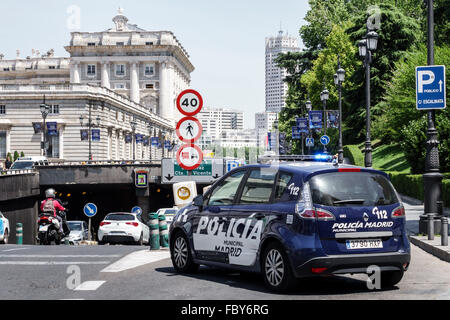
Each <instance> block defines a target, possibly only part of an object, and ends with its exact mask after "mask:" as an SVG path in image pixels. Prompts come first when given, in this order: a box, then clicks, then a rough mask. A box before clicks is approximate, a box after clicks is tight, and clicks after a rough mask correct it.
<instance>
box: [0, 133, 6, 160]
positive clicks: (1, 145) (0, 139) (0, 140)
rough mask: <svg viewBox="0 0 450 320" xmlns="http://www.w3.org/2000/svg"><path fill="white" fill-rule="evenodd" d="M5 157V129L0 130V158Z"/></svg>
mask: <svg viewBox="0 0 450 320" xmlns="http://www.w3.org/2000/svg"><path fill="white" fill-rule="evenodd" d="M5 158H6V131H0V159H5Z"/></svg>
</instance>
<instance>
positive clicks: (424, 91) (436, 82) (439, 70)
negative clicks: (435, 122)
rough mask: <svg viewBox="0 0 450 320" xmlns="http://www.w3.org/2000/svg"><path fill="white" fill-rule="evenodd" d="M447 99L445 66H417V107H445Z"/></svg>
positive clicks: (428, 108) (419, 108)
mask: <svg viewBox="0 0 450 320" xmlns="http://www.w3.org/2000/svg"><path fill="white" fill-rule="evenodd" d="M445 100H446V92H445V66H424V67H416V108H417V109H418V110H432V109H444V108H445V107H446V101H445Z"/></svg>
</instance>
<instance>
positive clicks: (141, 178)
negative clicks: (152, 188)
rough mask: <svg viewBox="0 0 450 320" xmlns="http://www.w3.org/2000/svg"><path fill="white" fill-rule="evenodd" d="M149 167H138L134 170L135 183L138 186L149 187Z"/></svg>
mask: <svg viewBox="0 0 450 320" xmlns="http://www.w3.org/2000/svg"><path fill="white" fill-rule="evenodd" d="M148 176H149V172H148V169H141V170H139V169H137V170H135V171H134V184H135V186H136V188H142V189H145V188H147V187H148Z"/></svg>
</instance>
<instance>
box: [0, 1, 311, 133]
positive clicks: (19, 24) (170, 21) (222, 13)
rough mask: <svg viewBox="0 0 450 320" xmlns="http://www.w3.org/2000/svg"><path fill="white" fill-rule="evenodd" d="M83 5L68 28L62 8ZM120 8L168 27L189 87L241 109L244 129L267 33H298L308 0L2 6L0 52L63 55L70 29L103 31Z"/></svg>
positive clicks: (259, 101) (152, 26)
mask: <svg viewBox="0 0 450 320" xmlns="http://www.w3.org/2000/svg"><path fill="white" fill-rule="evenodd" d="M72 5H76V6H78V7H79V8H80V10H81V11H80V12H81V14H80V29H79V30H70V29H69V28H68V26H67V21H68V20H69V16H70V14H69V13H67V10H68V8H69V7H70V6H72ZM119 7H122V8H123V9H124V14H125V15H126V16H127V17H128V19H129V20H130V21H129V22H130V23H132V24H137V25H138V26H139V27H141V28H143V29H146V30H149V31H157V30H170V31H172V32H174V34H175V36H176V37H177V38H178V39H179V40H180V42H181V44H182V45H183V46H184V48H185V49H186V50H187V51H188V53H189V55H190V57H191V61H192V63H193V64H194V66H195V68H196V70H195V71H194V72H193V73H192V82H191V87H192V88H194V89H197V90H199V91H200V93H201V94H202V95H203V98H204V100H205V105H206V106H212V107H229V108H234V109H238V110H243V111H244V119H245V127H247V128H253V127H254V113H255V112H261V111H264V102H265V98H264V87H265V79H264V59H265V56H264V49H265V37H267V36H271V35H276V34H277V32H278V30H279V29H280V23H281V25H282V29H283V30H284V31H287V32H288V33H289V34H290V35H295V36H297V37H298V30H299V28H300V26H301V25H303V24H304V23H305V21H304V20H303V18H304V16H305V14H306V12H307V10H308V3H307V0H278V1H276V0H272V1H268V0H259V1H258V0H240V1H239V0H228V1H217V0H191V1H182V0H160V1H142V0H127V1H124V0H121V1H116V0H95V1H93V0H90V1H87V0H82V1H77V0H70V1H67V0H39V1H30V0H28V1H14V2H13V1H10V2H7V3H3V5H2V17H1V20H0V39H1V41H2V45H1V47H0V53H3V54H4V55H5V59H13V58H15V57H16V50H17V49H19V50H20V51H21V57H26V56H31V49H32V48H35V49H38V50H40V52H41V53H45V52H47V51H48V50H49V49H50V48H53V49H54V50H55V55H57V56H68V53H67V52H66V51H65V50H64V46H65V45H68V43H69V40H70V32H71V31H90V32H95V31H103V30H106V29H108V28H111V27H112V26H113V22H112V20H111V19H112V18H113V17H114V16H115V15H116V13H117V9H118V8H119Z"/></svg>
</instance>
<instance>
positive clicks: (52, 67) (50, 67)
mask: <svg viewBox="0 0 450 320" xmlns="http://www.w3.org/2000/svg"><path fill="white" fill-rule="evenodd" d="M48 68H49V69H56V67H55V66H48Z"/></svg>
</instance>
